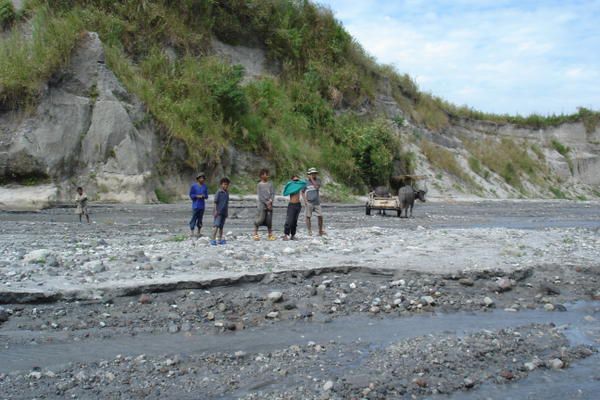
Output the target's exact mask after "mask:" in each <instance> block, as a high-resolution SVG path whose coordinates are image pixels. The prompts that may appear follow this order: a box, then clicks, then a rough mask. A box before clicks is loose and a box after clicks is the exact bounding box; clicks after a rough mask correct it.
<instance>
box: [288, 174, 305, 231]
mask: <svg viewBox="0 0 600 400" xmlns="http://www.w3.org/2000/svg"><path fill="white" fill-rule="evenodd" d="M305 187H306V182H305V181H302V180H300V178H299V177H298V175H292V178H291V180H290V181H288V183H286V184H285V187H284V188H283V195H284V196H290V202H289V203H288V207H287V215H286V218H285V226H284V229H283V232H284V236H283V240H290V239H291V240H294V239H295V237H296V228H297V227H298V217H299V216H300V211H301V210H302V203H301V202H300V195H301V193H302V191H303V190H304V188H305Z"/></svg>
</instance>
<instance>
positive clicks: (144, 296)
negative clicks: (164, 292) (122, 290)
mask: <svg viewBox="0 0 600 400" xmlns="http://www.w3.org/2000/svg"><path fill="white" fill-rule="evenodd" d="M139 302H140V304H150V303H152V296H150V295H149V294H146V293H144V294H142V295H141V296H140V299H139Z"/></svg>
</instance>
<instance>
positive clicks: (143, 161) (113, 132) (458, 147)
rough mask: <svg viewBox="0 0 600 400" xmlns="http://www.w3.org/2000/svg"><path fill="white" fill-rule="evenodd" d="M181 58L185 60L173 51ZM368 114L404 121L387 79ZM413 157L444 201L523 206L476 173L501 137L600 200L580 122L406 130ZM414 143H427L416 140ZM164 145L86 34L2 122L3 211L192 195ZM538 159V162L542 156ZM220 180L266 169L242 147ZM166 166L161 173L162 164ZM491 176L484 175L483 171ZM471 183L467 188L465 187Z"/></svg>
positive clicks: (251, 71)
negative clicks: (451, 162)
mask: <svg viewBox="0 0 600 400" xmlns="http://www.w3.org/2000/svg"><path fill="white" fill-rule="evenodd" d="M212 47H213V50H214V52H215V54H217V55H219V56H221V57H222V58H223V59H225V60H228V61H229V62H232V63H236V64H242V65H243V66H244V67H245V70H246V80H251V79H256V78H258V77H260V76H263V75H265V74H271V75H277V74H278V72H279V70H280V67H279V66H277V65H270V64H269V63H268V62H267V59H266V57H265V52H264V51H263V50H261V49H252V48H247V47H243V46H229V45H226V44H223V43H221V42H218V41H213V43H212ZM172 56H173V57H176V56H177V55H176V54H175V53H174V52H173V54H172ZM359 112H361V113H368V112H377V113H382V114H384V115H386V116H387V117H388V118H391V119H393V118H396V117H398V116H404V115H403V112H402V109H401V107H400V106H399V105H398V103H397V102H396V101H395V100H394V98H393V96H392V93H391V88H390V83H389V82H386V81H384V80H382V82H381V83H380V87H379V91H378V94H377V95H376V96H375V98H374V99H373V101H372V102H371V103H370V104H365V105H364V107H363V108H362V109H361V110H359ZM398 134H399V135H400V136H401V137H402V138H403V142H404V143H405V145H406V147H407V149H408V150H410V151H412V152H413V153H414V154H415V159H416V173H419V174H423V175H427V176H428V177H429V178H430V179H429V185H428V187H429V189H430V194H433V195H437V196H441V197H445V198H447V197H469V196H472V195H476V196H479V197H499V198H505V197H519V196H522V195H523V192H522V191H519V190H517V189H515V188H514V187H513V186H511V185H509V184H507V182H506V179H503V178H502V177H501V176H499V175H498V174H497V173H495V172H494V171H491V170H490V171H486V173H485V177H483V176H482V174H480V173H479V174H478V173H475V172H474V171H473V169H472V167H471V166H470V165H469V160H470V159H471V158H473V155H472V154H471V153H470V152H469V149H468V146H465V143H466V142H467V141H469V140H470V141H482V140H486V139H491V140H495V141H498V140H499V139H500V138H502V137H506V138H510V139H511V140H514V141H516V142H517V143H519V144H522V145H528V146H529V145H531V144H536V145H538V146H539V148H540V149H542V151H543V159H544V163H546V165H548V166H549V169H550V171H551V173H552V175H554V176H555V177H556V183H552V184H560V186H561V189H563V190H567V192H568V193H569V194H570V195H572V196H576V195H584V194H585V195H588V196H589V195H590V194H592V196H597V195H598V191H597V190H598V186H600V128H596V129H595V130H594V131H592V132H588V131H586V129H585V127H584V126H583V124H582V123H570V124H564V125H561V126H558V127H553V128H548V129H545V130H533V129H526V128H522V127H517V126H514V125H511V124H503V125H499V124H494V123H490V122H485V121H472V120H455V121H452V124H451V125H450V126H449V127H448V128H446V129H445V130H443V131H442V132H431V131H428V130H426V129H424V128H423V127H420V126H416V125H413V124H411V123H410V122H408V118H405V123H404V125H403V126H401V127H399V128H398ZM415 136H418V137H419V140H415ZM164 139H165V138H162V137H161V135H160V134H159V130H158V129H157V127H156V126H155V125H154V123H153V119H152V117H151V116H150V115H149V114H148V113H146V111H145V109H144V106H143V104H141V102H140V101H139V100H138V99H137V98H136V97H135V96H133V95H132V94H130V93H128V92H127V90H125V88H124V87H123V86H122V85H121V84H120V83H119V81H118V79H117V78H116V77H115V75H114V74H113V73H112V72H111V71H110V69H109V68H107V66H106V64H105V63H104V52H103V48H102V43H101V42H100V40H99V38H98V36H97V35H96V34H95V33H87V34H85V35H84V37H83V38H82V40H81V43H80V45H79V46H78V48H77V49H76V50H75V51H74V54H73V57H72V60H71V62H70V64H69V66H68V67H67V68H66V69H65V70H64V71H61V72H60V73H58V74H56V75H55V76H54V77H53V79H52V80H51V81H50V82H48V84H47V86H46V88H45V90H44V92H43V95H42V96H41V98H40V99H39V102H38V105H37V108H36V109H35V110H34V111H33V112H28V113H25V112H22V111H9V112H5V113H3V114H0V180H1V181H2V184H3V185H2V186H1V187H0V208H3V209H21V208H41V207H45V206H47V205H49V204H51V203H52V202H56V201H66V200H71V199H72V197H73V192H74V189H75V187H76V186H79V185H81V186H84V187H85V188H86V191H87V192H88V193H89V194H90V196H91V198H92V199H93V200H98V201H119V202H136V203H145V202H154V201H157V197H156V194H155V193H156V192H155V190H156V188H161V189H164V190H166V191H168V192H170V193H179V194H183V195H184V194H185V193H186V190H187V185H188V183H189V182H190V181H191V179H192V177H193V173H194V171H193V170H192V169H190V168H189V167H185V162H184V160H185V158H186V154H185V149H184V148H183V146H178V145H177V143H172V142H171V143H170V144H169V146H170V148H171V150H172V151H171V152H170V156H169V157H170V159H169V160H167V163H166V164H168V166H167V167H165V166H164V165H165V160H164V158H163V155H164V154H163V152H162V151H161V148H163V147H164V145H165V143H164ZM421 140H427V141H428V142H431V143H435V144H436V145H438V146H439V147H440V148H443V149H444V150H445V151H448V152H450V153H451V154H453V156H454V158H455V160H456V163H457V165H458V167H459V168H460V169H461V170H462V171H463V172H464V176H457V175H456V173H452V171H448V170H444V169H443V168H440V166H439V165H435V163H432V162H431V160H429V159H428V158H427V157H426V156H425V154H424V153H423V151H422V147H421V146H420V145H419V141H421ZM553 140H556V141H558V142H560V143H561V144H563V145H564V146H566V147H568V148H569V149H570V150H569V154H568V155H567V156H565V155H564V154H561V153H559V152H558V151H557V150H556V149H555V148H553V146H552V141H553ZM538 157H539V156H538ZM222 159H223V160H224V162H223V164H222V165H221V166H220V167H219V168H217V170H215V171H207V172H209V173H210V174H212V175H213V177H218V176H222V175H236V176H240V175H252V176H255V175H256V172H257V171H258V170H259V169H260V168H262V167H264V166H267V167H270V168H271V169H272V170H274V165H270V163H269V162H267V161H266V160H264V159H262V158H260V157H258V156H256V155H253V154H248V153H244V152H240V151H238V150H236V149H235V148H229V149H227V151H226V154H224V155H223V157H222ZM161 163H162V168H158V165H159V164H161ZM483 168H484V169H485V167H483ZM523 179H524V186H525V187H526V189H527V193H528V194H529V195H530V196H541V197H548V196H551V193H549V192H548V188H547V187H540V186H539V185H538V183H536V182H533V181H528V180H527V177H523ZM465 180H467V181H468V182H469V183H468V184H465Z"/></svg>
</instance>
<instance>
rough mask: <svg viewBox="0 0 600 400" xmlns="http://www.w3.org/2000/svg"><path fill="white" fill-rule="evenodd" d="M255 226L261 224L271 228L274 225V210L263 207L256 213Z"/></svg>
mask: <svg viewBox="0 0 600 400" xmlns="http://www.w3.org/2000/svg"><path fill="white" fill-rule="evenodd" d="M254 226H255V227H256V229H258V227H259V226H266V227H267V229H268V230H271V227H272V226H273V210H267V209H261V210H258V212H257V213H256V218H255V219H254Z"/></svg>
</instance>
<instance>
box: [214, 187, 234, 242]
mask: <svg viewBox="0 0 600 400" xmlns="http://www.w3.org/2000/svg"><path fill="white" fill-rule="evenodd" d="M230 183H231V181H230V180H229V179H228V178H223V179H221V182H220V185H221V187H220V188H219V190H218V191H217V193H216V194H215V209H214V211H213V215H214V217H215V219H214V222H213V233H212V240H211V241H210V244H211V245H213V246H216V245H217V235H218V237H219V241H218V244H227V241H225V239H223V227H224V226H225V220H226V219H227V216H228V210H229V192H228V189H229V184H230Z"/></svg>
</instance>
